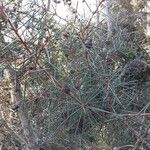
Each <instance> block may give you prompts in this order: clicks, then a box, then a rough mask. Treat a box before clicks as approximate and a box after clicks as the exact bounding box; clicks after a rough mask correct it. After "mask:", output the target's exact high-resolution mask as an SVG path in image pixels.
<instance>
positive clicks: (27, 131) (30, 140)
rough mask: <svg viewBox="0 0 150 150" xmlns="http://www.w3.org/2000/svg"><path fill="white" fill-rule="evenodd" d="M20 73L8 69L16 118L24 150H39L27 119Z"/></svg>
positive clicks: (35, 136)
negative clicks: (18, 121)
mask: <svg viewBox="0 0 150 150" xmlns="http://www.w3.org/2000/svg"><path fill="white" fill-rule="evenodd" d="M20 76H21V74H20V72H18V71H15V69H13V68H12V67H9V77H10V81H11V86H12V87H11V95H12V97H13V98H14V100H13V101H15V104H17V105H18V106H17V107H16V109H17V110H15V111H17V112H18V116H19V119H20V122H21V126H22V130H23V134H24V138H25V141H26V143H27V144H26V150H39V146H38V138H37V135H36V134H35V132H34V130H33V127H32V125H31V120H30V119H29V117H28V110H27V108H26V101H25V99H24V97H23V95H22V92H21V85H20V79H19V78H20Z"/></svg>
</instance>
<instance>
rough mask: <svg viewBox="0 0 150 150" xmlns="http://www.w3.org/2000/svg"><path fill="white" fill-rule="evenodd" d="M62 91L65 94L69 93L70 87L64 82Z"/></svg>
mask: <svg viewBox="0 0 150 150" xmlns="http://www.w3.org/2000/svg"><path fill="white" fill-rule="evenodd" d="M62 92H63V93H65V94H70V87H69V86H68V84H67V83H65V82H63V83H62Z"/></svg>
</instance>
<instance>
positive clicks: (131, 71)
mask: <svg viewBox="0 0 150 150" xmlns="http://www.w3.org/2000/svg"><path fill="white" fill-rule="evenodd" d="M148 75H150V65H149V64H148V63H147V62H146V61H144V60H142V59H134V60H133V61H131V62H129V63H127V64H126V65H125V67H124V71H123V72H122V75H121V81H123V82H129V81H133V80H138V81H145V79H146V78H147V77H148Z"/></svg>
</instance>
